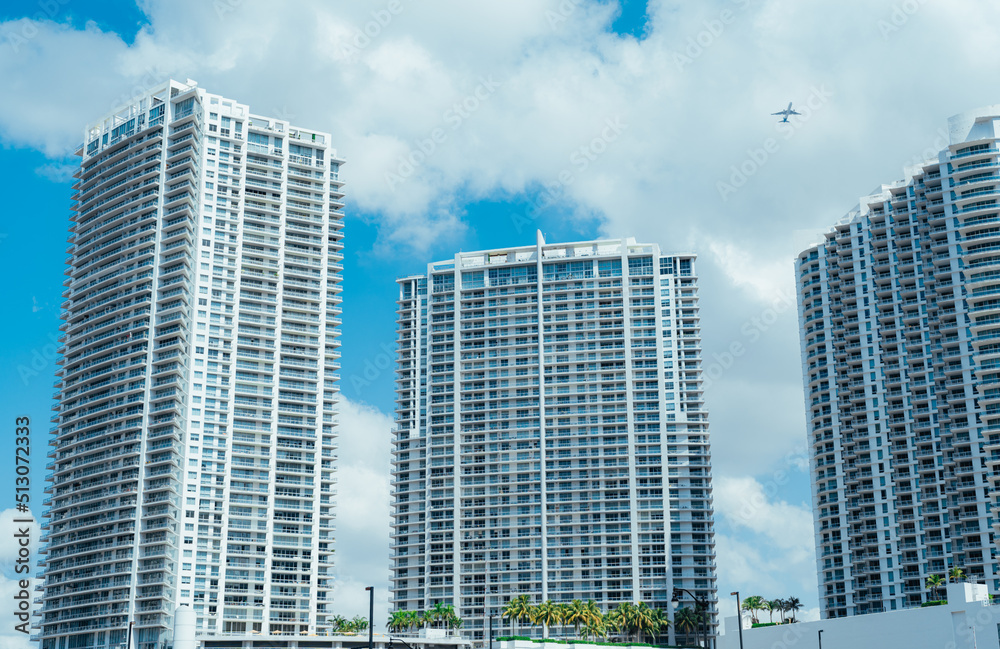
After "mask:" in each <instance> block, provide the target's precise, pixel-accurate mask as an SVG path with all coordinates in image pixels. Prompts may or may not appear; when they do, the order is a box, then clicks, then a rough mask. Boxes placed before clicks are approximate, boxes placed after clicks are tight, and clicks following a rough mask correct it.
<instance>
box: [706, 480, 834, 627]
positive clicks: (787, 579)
mask: <svg viewBox="0 0 1000 649" xmlns="http://www.w3.org/2000/svg"><path fill="white" fill-rule="evenodd" d="M785 479H786V478H785V476H784V475H782V474H775V476H774V477H773V479H772V480H771V481H770V482H768V483H764V484H762V483H761V482H759V481H757V480H755V479H754V478H750V477H739V478H733V477H725V476H723V477H718V478H717V479H716V481H715V485H714V486H715V516H716V524H717V529H718V530H720V531H719V532H718V533H717V534H716V553H717V554H716V556H717V561H718V564H719V570H718V574H719V593H720V602H719V610H720V613H721V616H722V617H726V616H732V615H736V605H735V602H729V601H728V600H727V598H726V597H725V596H724V595H721V594H724V593H729V592H731V591H734V590H738V591H740V593H741V594H742V596H743V597H748V596H750V595H761V596H763V597H764V598H765V599H776V598H788V597H798V598H799V599H800V600H801V601H802V602H803V604H806V605H808V604H809V603H810V602H814V601H815V599H814V598H815V597H816V596H817V575H816V554H815V545H814V542H813V522H812V513H811V509H810V507H809V505H807V504H806V503H802V504H799V505H795V504H791V503H788V502H785V501H783V500H779V499H777V498H776V497H775V493H777V491H778V486H779V484H781V483H783V482H784V480H785ZM816 610H817V611H818V609H816ZM811 615H812V613H811V612H809V611H808V610H804V611H800V613H799V618H800V619H808V616H811ZM816 615H817V617H818V612H817V614H816Z"/></svg>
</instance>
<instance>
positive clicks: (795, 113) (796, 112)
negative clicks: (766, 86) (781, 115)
mask: <svg viewBox="0 0 1000 649" xmlns="http://www.w3.org/2000/svg"><path fill="white" fill-rule="evenodd" d="M788 114H789V115H801V114H802V113H800V112H799V111H797V110H793V111H790V112H789V113H788Z"/></svg>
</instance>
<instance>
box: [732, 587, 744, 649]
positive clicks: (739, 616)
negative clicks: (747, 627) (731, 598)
mask: <svg viewBox="0 0 1000 649" xmlns="http://www.w3.org/2000/svg"><path fill="white" fill-rule="evenodd" d="M729 594H730V595H736V619H737V620H739V629H740V649H743V608H742V607H741V606H740V591H738V590H736V591H733V592H731V593H729Z"/></svg>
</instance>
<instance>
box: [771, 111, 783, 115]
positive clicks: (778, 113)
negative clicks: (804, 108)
mask: <svg viewBox="0 0 1000 649" xmlns="http://www.w3.org/2000/svg"><path fill="white" fill-rule="evenodd" d="M771 114H772V115H784V114H785V111H783V110H779V111H778V112H777V113H771Z"/></svg>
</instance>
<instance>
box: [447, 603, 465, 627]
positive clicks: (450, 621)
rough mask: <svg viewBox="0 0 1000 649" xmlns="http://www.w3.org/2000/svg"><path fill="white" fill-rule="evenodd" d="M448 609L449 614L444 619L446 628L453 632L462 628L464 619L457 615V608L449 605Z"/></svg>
mask: <svg viewBox="0 0 1000 649" xmlns="http://www.w3.org/2000/svg"><path fill="white" fill-rule="evenodd" d="M446 608H447V609H448V612H447V613H446V614H445V618H444V624H445V626H446V627H447V628H449V629H452V630H456V629H459V628H461V627H462V618H460V617H458V615H457V614H456V613H455V607H454V606H452V605H450V604H449V605H448V606H447V607H446Z"/></svg>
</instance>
